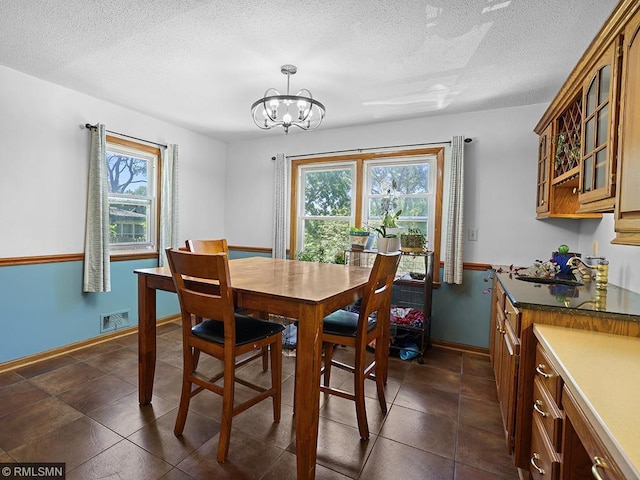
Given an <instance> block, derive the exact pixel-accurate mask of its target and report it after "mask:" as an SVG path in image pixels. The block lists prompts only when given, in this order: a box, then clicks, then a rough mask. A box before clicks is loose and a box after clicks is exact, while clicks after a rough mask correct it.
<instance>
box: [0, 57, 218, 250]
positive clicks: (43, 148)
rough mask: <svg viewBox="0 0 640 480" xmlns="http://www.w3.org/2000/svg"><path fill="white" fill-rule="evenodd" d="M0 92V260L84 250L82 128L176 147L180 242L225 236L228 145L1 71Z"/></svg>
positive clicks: (85, 149) (85, 168)
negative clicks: (100, 128) (103, 129)
mask: <svg viewBox="0 0 640 480" xmlns="http://www.w3.org/2000/svg"><path fill="white" fill-rule="evenodd" d="M0 85H2V88H0V105H1V106H2V107H1V110H0V112H1V113H0V145H2V157H1V159H0V165H1V173H0V199H1V201H0V226H1V227H0V228H1V229H2V230H1V231H2V234H1V235H0V257H20V256H37V255H55V254H72V253H81V252H82V251H83V250H84V229H85V225H84V223H85V209H86V196H87V175H88V152H89V133H88V131H87V130H86V129H84V128H81V126H83V125H84V124H85V123H91V124H95V123H97V122H101V123H104V124H105V125H106V127H107V129H108V130H112V131H115V132H120V133H124V134H127V135H131V136H134V137H138V138H144V139H146V140H150V141H153V142H157V143H161V144H167V143H176V144H178V145H179V155H180V160H179V161H180V174H179V176H180V178H179V182H180V192H181V194H180V217H181V227H180V233H181V238H187V237H205V236H223V235H224V226H223V224H224V222H223V220H221V218H220V217H221V216H222V215H223V214H222V212H224V203H225V198H224V178H225V164H226V144H224V143H222V142H219V141H216V140H212V139H210V138H207V137H205V136H202V135H199V134H196V133H193V132H190V131H188V130H185V129H183V128H179V127H176V126H174V125H171V124H168V123H166V122H162V121H159V120H156V119H154V118H151V117H148V116H145V115H141V114H139V113H137V112H134V111H132V110H129V109H126V108H123V107H119V106H116V105H113V104H110V103H107V102H104V101H101V100H98V99H96V98H93V97H90V96H87V95H84V94H81V93H78V92H76V91H73V90H69V89H67V88H63V87H60V86H58V85H55V84H52V83H49V82H45V81H42V80H39V79H37V78H35V77H31V76H28V75H25V74H22V73H19V72H17V71H15V70H11V69H8V68H6V67H2V66H0ZM158 102H159V103H161V102H162V98H159V99H158Z"/></svg>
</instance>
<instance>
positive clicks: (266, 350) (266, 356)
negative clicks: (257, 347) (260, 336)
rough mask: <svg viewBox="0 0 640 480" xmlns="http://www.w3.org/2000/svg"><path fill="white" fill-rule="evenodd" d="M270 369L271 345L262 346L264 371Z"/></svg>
mask: <svg viewBox="0 0 640 480" xmlns="http://www.w3.org/2000/svg"><path fill="white" fill-rule="evenodd" d="M267 370H269V347H262V371H263V372H266V371H267Z"/></svg>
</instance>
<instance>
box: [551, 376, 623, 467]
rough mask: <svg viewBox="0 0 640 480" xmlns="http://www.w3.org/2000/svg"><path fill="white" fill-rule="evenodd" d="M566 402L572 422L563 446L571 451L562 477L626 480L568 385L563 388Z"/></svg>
mask: <svg viewBox="0 0 640 480" xmlns="http://www.w3.org/2000/svg"><path fill="white" fill-rule="evenodd" d="M562 405H563V407H564V410H565V412H566V418H567V424H568V426H567V432H566V434H565V437H564V439H563V441H564V445H563V446H564V448H565V449H566V450H568V451H570V452H571V453H570V454H569V455H567V456H566V458H565V459H564V461H563V463H562V473H563V477H562V478H563V479H571V478H594V479H596V480H625V477H624V475H623V474H622V472H621V471H620V469H619V468H618V466H617V465H616V463H615V462H614V460H613V459H612V458H611V454H610V453H609V452H608V451H607V449H606V448H605V446H604V445H603V444H602V442H601V441H600V439H599V438H598V435H597V434H596V432H595V430H594V428H593V426H592V425H591V424H590V423H589V421H588V420H587V417H586V416H585V414H584V412H583V411H582V410H581V408H580V407H579V406H578V402H576V400H575V398H574V396H573V395H572V394H571V392H570V391H569V390H568V389H567V388H566V387H565V388H564V389H563V391H562Z"/></svg>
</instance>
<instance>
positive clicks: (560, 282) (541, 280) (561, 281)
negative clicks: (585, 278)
mask: <svg viewBox="0 0 640 480" xmlns="http://www.w3.org/2000/svg"><path fill="white" fill-rule="evenodd" d="M516 279H517V280H522V281H523V282H532V283H545V284H548V285H570V286H574V287H579V286H580V285H584V283H582V282H578V281H577V280H569V279H566V278H547V277H529V276H526V275H520V276H517V277H516Z"/></svg>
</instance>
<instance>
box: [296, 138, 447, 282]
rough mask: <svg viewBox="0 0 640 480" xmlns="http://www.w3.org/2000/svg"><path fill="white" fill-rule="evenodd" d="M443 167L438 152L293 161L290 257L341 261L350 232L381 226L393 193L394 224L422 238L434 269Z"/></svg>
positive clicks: (442, 160) (438, 247) (438, 240)
mask: <svg viewBox="0 0 640 480" xmlns="http://www.w3.org/2000/svg"><path fill="white" fill-rule="evenodd" d="M443 166H444V148H442V147H439V148H429V149H418V150H407V151H402V152H385V153H369V154H359V155H345V156H336V157H323V158H313V159H300V160H293V161H292V164H291V167H292V168H291V172H292V181H291V185H292V192H293V195H292V205H291V225H292V229H291V249H290V252H291V256H292V257H298V258H302V259H305V260H314V261H322V262H332V261H339V260H340V258H341V256H342V254H343V252H344V250H345V249H346V248H347V247H348V235H349V227H350V226H351V225H354V226H357V227H361V226H375V225H379V224H380V222H381V220H382V215H383V212H384V204H385V202H388V201H389V194H391V196H392V199H391V200H392V203H393V206H392V207H391V209H392V210H393V213H395V212H396V211H397V210H402V212H401V214H400V216H399V218H398V224H399V225H400V226H401V227H404V228H405V229H408V228H414V229H419V230H420V231H422V232H423V233H425V234H426V237H427V241H428V248H429V250H433V251H434V261H436V262H437V263H436V264H435V265H436V267H437V266H438V265H439V261H440V260H439V259H440V256H439V251H440V228H441V218H442V190H443V186H442V177H443V175H442V174H443ZM437 273H438V268H436V269H435V272H434V274H435V276H436V277H437ZM436 281H437V278H436Z"/></svg>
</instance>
